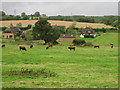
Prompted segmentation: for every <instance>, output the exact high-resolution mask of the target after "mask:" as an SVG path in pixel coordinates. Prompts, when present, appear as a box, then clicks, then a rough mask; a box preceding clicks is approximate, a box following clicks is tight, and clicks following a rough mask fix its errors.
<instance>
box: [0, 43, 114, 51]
mask: <svg viewBox="0 0 120 90" xmlns="http://www.w3.org/2000/svg"><path fill="white" fill-rule="evenodd" d="M109 45H111V48H113V44H112V43H110V44H109ZM1 47H2V48H3V47H5V44H3V45H2V46H1ZM50 47H53V45H52V44H48V45H47V46H46V49H49V48H50ZM30 48H33V45H30ZM75 48H76V47H75V46H70V47H68V49H70V50H74V51H75ZM94 48H100V45H95V46H94ZM19 49H20V50H25V51H27V49H26V47H25V46H19Z"/></svg>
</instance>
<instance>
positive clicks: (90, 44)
mask: <svg viewBox="0 0 120 90" xmlns="http://www.w3.org/2000/svg"><path fill="white" fill-rule="evenodd" d="M84 46H93V44H92V43H91V42H87V43H85V44H84Z"/></svg>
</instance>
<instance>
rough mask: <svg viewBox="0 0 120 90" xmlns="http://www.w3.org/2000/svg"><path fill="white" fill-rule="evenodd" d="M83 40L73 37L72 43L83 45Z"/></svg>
mask: <svg viewBox="0 0 120 90" xmlns="http://www.w3.org/2000/svg"><path fill="white" fill-rule="evenodd" d="M84 43H86V42H85V40H82V39H75V40H73V44H74V45H83V44H84Z"/></svg>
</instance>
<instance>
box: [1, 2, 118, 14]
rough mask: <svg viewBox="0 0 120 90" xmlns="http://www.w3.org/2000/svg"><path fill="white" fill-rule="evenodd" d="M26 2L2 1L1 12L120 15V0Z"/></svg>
mask: <svg viewBox="0 0 120 90" xmlns="http://www.w3.org/2000/svg"><path fill="white" fill-rule="evenodd" d="M8 1H9V2H8ZM14 1H16V2H14ZM23 1H24V2H23ZM25 1H28V0H2V9H1V10H3V11H5V12H6V13H7V14H12V15H14V10H16V14H17V15H20V14H21V13H22V12H26V14H34V12H36V11H39V12H40V14H46V15H47V16H56V15H65V16H66V15H88V16H103V15H118V1H119V0H84V2H82V1H83V0H69V2H68V0H64V1H66V2H63V0H49V2H48V0H44V2H41V1H43V0H39V2H38V0H34V2H33V0H29V1H28V2H25ZM53 1H54V2H53ZM57 1H59V2H57ZM72 1H74V2H72ZM77 1H78V2H77ZM88 1H89V2H88ZM90 1H91V2H90ZM95 1H96V2H95ZM98 1H99V2H98ZM102 1H103V2H102ZM108 1H109V2H108Z"/></svg>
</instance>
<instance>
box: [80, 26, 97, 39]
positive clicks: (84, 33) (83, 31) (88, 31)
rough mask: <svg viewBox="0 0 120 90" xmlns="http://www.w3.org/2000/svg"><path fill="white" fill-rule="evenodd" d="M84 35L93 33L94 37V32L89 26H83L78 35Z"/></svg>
mask: <svg viewBox="0 0 120 90" xmlns="http://www.w3.org/2000/svg"><path fill="white" fill-rule="evenodd" d="M84 35H93V36H94V37H95V36H96V33H95V31H94V30H92V29H90V28H85V29H83V30H81V32H80V37H84Z"/></svg>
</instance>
